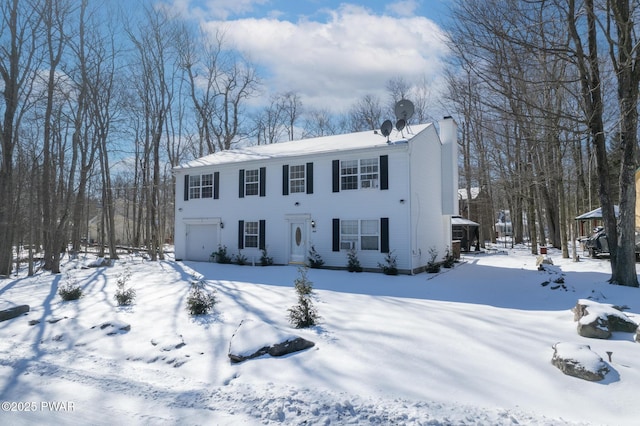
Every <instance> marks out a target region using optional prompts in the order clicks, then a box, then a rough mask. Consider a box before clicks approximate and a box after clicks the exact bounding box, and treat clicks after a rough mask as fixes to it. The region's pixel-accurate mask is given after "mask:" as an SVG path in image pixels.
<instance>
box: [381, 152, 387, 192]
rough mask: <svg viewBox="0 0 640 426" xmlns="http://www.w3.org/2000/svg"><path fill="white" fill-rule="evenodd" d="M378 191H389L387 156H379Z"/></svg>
mask: <svg viewBox="0 0 640 426" xmlns="http://www.w3.org/2000/svg"><path fill="white" fill-rule="evenodd" d="M380 189H389V156H388V155H381V156H380Z"/></svg>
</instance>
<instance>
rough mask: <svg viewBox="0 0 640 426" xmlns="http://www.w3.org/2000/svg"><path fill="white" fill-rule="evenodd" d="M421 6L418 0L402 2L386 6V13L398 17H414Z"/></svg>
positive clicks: (404, 0)
mask: <svg viewBox="0 0 640 426" xmlns="http://www.w3.org/2000/svg"><path fill="white" fill-rule="evenodd" d="M419 6H420V5H419V4H418V2H417V0H400V1H397V2H395V3H390V4H388V5H386V6H385V11H386V12H387V13H389V14H391V15H396V16H407V17H408V16H413V15H415V13H416V10H417V9H418V7H419Z"/></svg>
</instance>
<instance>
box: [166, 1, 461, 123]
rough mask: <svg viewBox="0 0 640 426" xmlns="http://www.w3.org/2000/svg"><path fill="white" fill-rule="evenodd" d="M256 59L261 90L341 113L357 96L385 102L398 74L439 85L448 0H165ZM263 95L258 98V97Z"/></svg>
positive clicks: (410, 80) (439, 87)
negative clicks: (295, 95)
mask: <svg viewBox="0 0 640 426" xmlns="http://www.w3.org/2000/svg"><path fill="white" fill-rule="evenodd" d="M165 2H166V3H167V4H168V5H169V6H170V7H171V9H172V10H173V11H174V12H176V13H179V14H180V15H182V16H184V17H188V18H190V19H193V20H195V21H197V22H198V23H199V24H200V25H201V27H202V28H203V29H205V30H206V31H207V32H210V33H211V34H213V33H215V31H216V30H219V29H222V30H224V32H225V34H226V38H227V41H228V42H229V43H231V44H232V45H233V46H234V47H235V48H236V49H238V50H239V51H240V52H242V53H243V54H244V55H245V56H246V57H247V58H248V59H249V60H250V61H251V62H253V63H254V64H256V65H258V67H259V70H260V72H261V76H262V79H263V82H264V83H265V88H266V89H267V92H266V94H273V93H284V92H287V91H295V92H297V93H299V94H300V96H301V98H302V101H303V106H305V107H307V108H317V109H329V110H330V111H333V112H337V111H340V112H344V111H346V110H348V108H349V107H350V106H351V105H353V103H354V102H355V101H356V100H357V99H359V98H361V97H363V96H365V95H375V96H378V97H379V98H380V99H381V100H382V101H386V100H387V98H388V94H387V91H386V88H385V86H386V84H387V82H388V81H389V80H391V79H395V78H398V77H402V78H403V79H404V80H405V81H406V82H408V83H410V84H423V82H426V84H427V85H428V87H429V89H430V91H431V92H432V93H433V94H434V96H436V95H437V93H438V92H439V91H441V90H442V89H443V82H442V74H443V70H444V62H443V60H444V58H445V57H446V56H447V54H448V48H447V46H446V44H445V39H446V37H445V33H444V31H443V29H442V25H444V24H445V23H446V21H447V16H448V13H449V11H448V9H449V4H450V3H451V0H398V1H363V0H360V1H333V0H331V1H321V0H297V1H293V0H165ZM266 97H268V96H265V97H263V99H264V98H266Z"/></svg>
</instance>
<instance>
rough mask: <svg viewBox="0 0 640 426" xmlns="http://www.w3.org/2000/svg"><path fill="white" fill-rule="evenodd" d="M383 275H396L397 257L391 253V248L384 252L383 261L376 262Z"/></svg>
mask: <svg viewBox="0 0 640 426" xmlns="http://www.w3.org/2000/svg"><path fill="white" fill-rule="evenodd" d="M378 267H379V268H382V272H383V273H384V274H385V275H398V257H397V256H394V255H393V250H391V251H390V252H389V253H387V254H386V256H385V257H384V263H378Z"/></svg>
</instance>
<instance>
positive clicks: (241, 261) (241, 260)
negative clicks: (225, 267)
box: [233, 252, 248, 265]
mask: <svg viewBox="0 0 640 426" xmlns="http://www.w3.org/2000/svg"><path fill="white" fill-rule="evenodd" d="M233 261H234V262H235V264H236V265H246V264H247V262H248V260H247V256H245V255H244V254H242V253H240V252H238V254H236V255H235V256H234V257H233Z"/></svg>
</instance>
